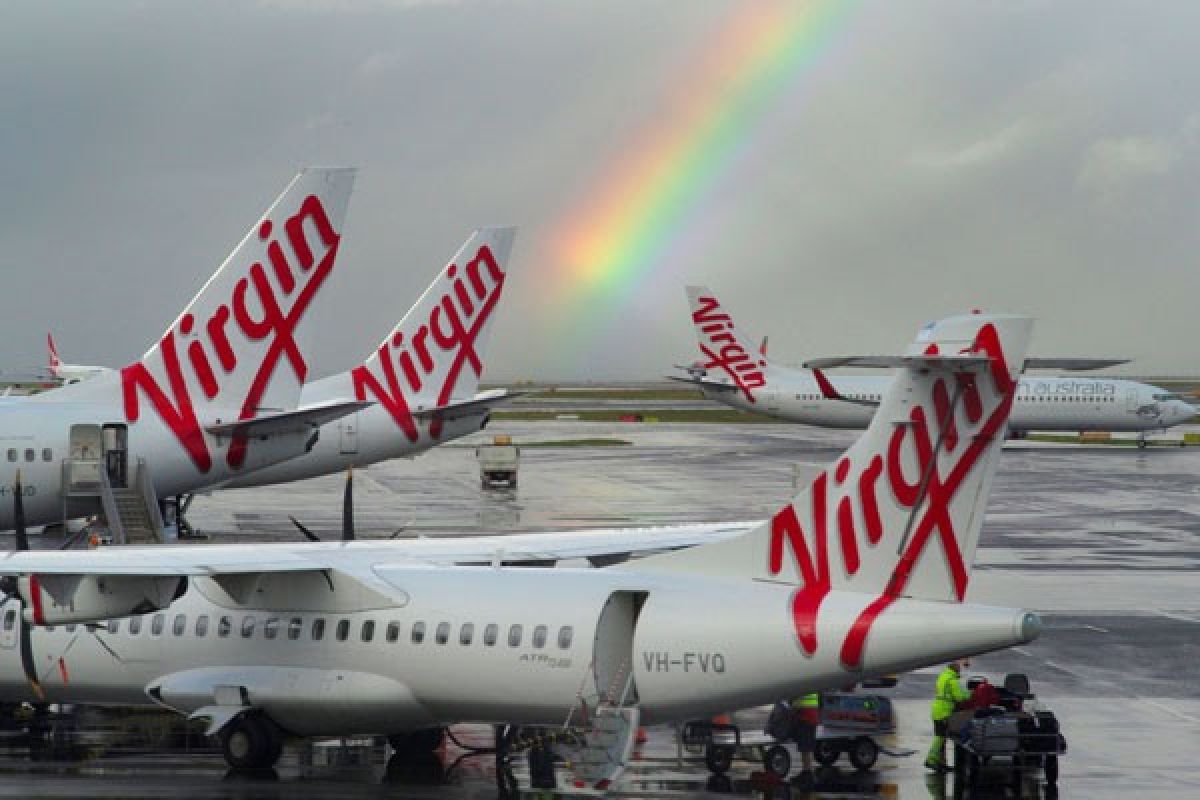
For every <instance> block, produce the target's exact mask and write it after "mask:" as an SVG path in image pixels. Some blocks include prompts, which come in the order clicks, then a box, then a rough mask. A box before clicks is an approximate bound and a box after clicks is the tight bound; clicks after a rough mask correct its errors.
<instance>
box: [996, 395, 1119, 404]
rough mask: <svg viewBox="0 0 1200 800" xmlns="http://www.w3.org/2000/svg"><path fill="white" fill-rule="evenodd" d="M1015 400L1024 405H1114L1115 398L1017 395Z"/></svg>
mask: <svg viewBox="0 0 1200 800" xmlns="http://www.w3.org/2000/svg"><path fill="white" fill-rule="evenodd" d="M1017 400H1023V401H1025V402H1026V403H1115V402H1117V399H1116V398H1115V397H1053V396H1051V397H1029V396H1028V395H1024V396H1023V395H1017Z"/></svg>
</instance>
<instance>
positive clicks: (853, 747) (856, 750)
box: [848, 736, 879, 772]
mask: <svg viewBox="0 0 1200 800" xmlns="http://www.w3.org/2000/svg"><path fill="white" fill-rule="evenodd" d="M848 755H849V756H850V763H851V764H853V765H854V768H855V769H857V770H858V771H859V772H866V771H867V770H869V769H870V768H871V767H873V766H875V759H877V758H879V746H878V745H876V744H875V740H874V739H872V738H871V737H870V736H860V737H858V738H857V739H855V740H854V741H853V742H851V744H850V751H849V753H848Z"/></svg>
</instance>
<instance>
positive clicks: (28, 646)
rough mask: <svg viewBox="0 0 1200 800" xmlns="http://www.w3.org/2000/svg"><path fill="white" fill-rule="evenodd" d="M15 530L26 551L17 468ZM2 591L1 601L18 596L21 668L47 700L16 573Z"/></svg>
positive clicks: (20, 547)
mask: <svg viewBox="0 0 1200 800" xmlns="http://www.w3.org/2000/svg"><path fill="white" fill-rule="evenodd" d="M13 530H14V531H15V532H16V543H15V545H14V549H16V550H18V551H24V550H28V549H29V536H28V535H27V534H26V532H25V500H24V489H23V488H22V486H21V470H17V478H16V482H15V483H14V484H13ZM0 592H3V594H4V597H3V599H2V600H0V603H7V602H8V601H9V599H10V598H16V601H17V605H18V609H17V635H18V641H19V644H20V649H21V668H22V670H23V671H24V673H25V679H26V680H27V681H29V686H30V688H31V689H33V693H34V694H35V695H37V697H38V699H40V700H45V699H46V695H45V693H44V692H43V691H42V684H41V683H40V682H39V681H38V678H37V665H36V664H35V663H34V659H33V644H32V642H31V641H30V630H29V623H28V622H26V621H25V598H24V597H22V596H21V593H20V591H18V589H17V578H16V576H15V575H11V576H5V577H4V578H3V579H0Z"/></svg>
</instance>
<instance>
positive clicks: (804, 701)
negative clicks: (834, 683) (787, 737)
mask: <svg viewBox="0 0 1200 800" xmlns="http://www.w3.org/2000/svg"><path fill="white" fill-rule="evenodd" d="M820 722H821V695H820V694H818V693H816V692H813V693H812V694H806V695H803V696H801V697H797V698H796V699H795V700H793V701H792V738H793V739H795V740H796V749H797V750H799V751H800V763H801V765H802V769H803V770H804V772H807V773H810V774H811V773H812V768H813V750H815V749H816V747H817V725H819V724H820Z"/></svg>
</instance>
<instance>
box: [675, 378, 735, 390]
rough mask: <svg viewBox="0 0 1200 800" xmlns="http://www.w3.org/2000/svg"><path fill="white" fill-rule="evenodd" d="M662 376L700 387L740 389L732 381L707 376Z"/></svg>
mask: <svg viewBox="0 0 1200 800" xmlns="http://www.w3.org/2000/svg"><path fill="white" fill-rule="evenodd" d="M663 377H665V378H669V379H670V380H673V381H679V382H680V383H690V384H691V385H693V386H699V387H700V388H702V389H716V390H718V391H727V392H737V391H741V390H740V389H738V387H736V386H734V385H733V384H732V383H726V382H724V381H713V380H709V379H708V378H693V377H687V378H685V377H683V376H682V375H664V376H663Z"/></svg>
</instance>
